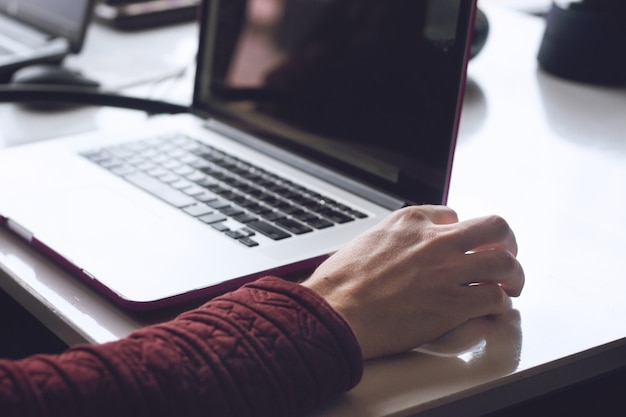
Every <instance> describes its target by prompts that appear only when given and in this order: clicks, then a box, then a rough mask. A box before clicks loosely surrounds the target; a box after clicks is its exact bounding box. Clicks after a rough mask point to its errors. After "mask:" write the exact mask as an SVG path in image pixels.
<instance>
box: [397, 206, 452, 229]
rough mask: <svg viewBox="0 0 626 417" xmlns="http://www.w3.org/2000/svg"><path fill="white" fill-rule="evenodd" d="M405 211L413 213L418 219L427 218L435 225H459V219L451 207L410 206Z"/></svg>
mask: <svg viewBox="0 0 626 417" xmlns="http://www.w3.org/2000/svg"><path fill="white" fill-rule="evenodd" d="M404 210H408V211H410V212H411V215H413V216H416V217H426V218H428V219H429V220H430V221H431V222H432V223H434V224H452V223H458V221H459V217H458V215H457V214H456V212H455V211H454V210H452V209H451V208H450V207H447V206H442V205H429V204H425V205H421V206H409V207H406V208H405V209H404Z"/></svg>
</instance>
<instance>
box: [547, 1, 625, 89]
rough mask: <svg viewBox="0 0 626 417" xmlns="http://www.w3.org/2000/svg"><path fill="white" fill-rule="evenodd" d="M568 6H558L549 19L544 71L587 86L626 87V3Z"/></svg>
mask: <svg viewBox="0 0 626 417" xmlns="http://www.w3.org/2000/svg"><path fill="white" fill-rule="evenodd" d="M561 3H563V2H561ZM569 3H570V4H569V5H565V6H559V5H557V4H556V2H555V3H554V4H553V5H552V8H551V9H550V11H549V12H548V14H547V16H546V30H545V33H544V37H543V40H542V43H541V47H540V49H539V54H538V60H539V65H540V66H541V68H543V69H544V70H546V71H547V72H549V73H552V74H554V75H556V76H559V77H563V78H567V79H570V80H575V81H581V82H586V83H592V84H602V85H619V84H622V83H626V1H624V0H583V1H580V2H569Z"/></svg>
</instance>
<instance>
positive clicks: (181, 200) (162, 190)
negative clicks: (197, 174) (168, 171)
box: [124, 172, 196, 208]
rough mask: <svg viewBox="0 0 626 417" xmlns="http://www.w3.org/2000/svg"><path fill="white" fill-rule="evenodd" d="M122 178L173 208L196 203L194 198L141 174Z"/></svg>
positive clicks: (137, 173)
mask: <svg viewBox="0 0 626 417" xmlns="http://www.w3.org/2000/svg"><path fill="white" fill-rule="evenodd" d="M124 178H125V179H126V180H127V181H129V182H130V183H132V184H134V185H136V186H137V187H139V188H141V189H143V190H145V191H147V192H149V193H150V194H153V195H154V196H156V197H158V198H160V199H161V200H163V201H166V202H167V203H169V204H171V205H173V206H175V207H178V208H182V207H186V206H190V205H192V204H194V203H195V202H196V199H195V198H193V197H190V196H188V195H187V194H185V193H183V192H181V191H178V190H176V189H174V188H172V187H170V186H169V185H166V184H163V183H162V182H160V181H159V180H156V179H154V178H152V177H151V176H149V175H147V174H144V173H143V172H136V173H133V174H130V175H126V176H125V177H124Z"/></svg>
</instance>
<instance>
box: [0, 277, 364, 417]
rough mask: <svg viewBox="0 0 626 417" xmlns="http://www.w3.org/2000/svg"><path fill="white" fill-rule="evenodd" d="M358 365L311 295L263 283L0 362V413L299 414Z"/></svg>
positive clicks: (353, 377)
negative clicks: (125, 329)
mask: <svg viewBox="0 0 626 417" xmlns="http://www.w3.org/2000/svg"><path fill="white" fill-rule="evenodd" d="M361 367H362V363H361V355H360V351H359V349H358V346H357V345H356V341H355V340H354V337H353V335H352V333H351V332H350V330H349V328H348V327H347V325H346V324H345V322H344V321H343V320H342V319H341V318H340V317H339V316H338V315H337V313H335V312H334V311H332V309H330V307H329V306H328V305H327V304H326V303H325V302H324V301H323V300H322V299H321V298H320V297H319V296H317V295H315V294H314V293H313V292H311V291H310V290H307V289H306V288H302V287H300V286H298V285H297V284H292V283H285V282H283V281H281V280H277V279H270V280H261V281H259V282H257V283H254V284H252V285H250V286H247V287H245V288H244V289H241V290H239V291H236V292H234V293H232V294H228V295H226V296H223V297H220V298H218V299H216V300H213V301H211V302H210V303H208V304H206V305H204V306H203V307H201V308H199V309H196V310H193V311H191V312H189V313H185V314H183V315H181V316H180V317H179V318H177V319H176V320H174V321H171V322H168V323H165V324H162V325H158V326H153V327H150V328H147V329H145V330H141V331H138V332H136V333H134V334H133V335H131V336H130V337H128V338H126V339H124V340H122V341H119V342H115V343H110V344H106V345H100V346H82V347H78V348H74V349H71V350H69V351H68V352H66V353H64V354H63V355H60V356H52V357H51V356H38V357H34V358H30V359H27V360H24V361H20V362H5V363H3V364H0V409H2V410H3V415H4V416H9V415H24V416H29V417H32V416H37V415H63V416H68V417H69V416H72V415H76V416H81V417H83V416H87V415H103V416H112V415H115V416H125V415H128V416H133V417H138V416H143V415H146V416H148V415H149V416H151V417H153V416H174V415H175V416H180V417H182V416H196V415H209V416H218V415H224V416H235V415H236V416H248V415H261V416H280V415H300V414H302V413H303V412H305V411H306V410H310V409H312V408H314V407H315V406H317V405H318V404H320V403H323V402H326V401H328V400H329V399H330V398H332V397H334V396H336V395H338V394H339V393H340V392H342V391H345V390H348V389H350V388H351V387H353V386H354V385H355V384H356V383H357V382H358V380H359V378H360V376H361ZM11 413H13V414H11Z"/></svg>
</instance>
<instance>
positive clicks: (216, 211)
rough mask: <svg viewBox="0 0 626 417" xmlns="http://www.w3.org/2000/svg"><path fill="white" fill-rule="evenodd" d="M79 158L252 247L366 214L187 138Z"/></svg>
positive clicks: (143, 143) (127, 146) (110, 149)
mask: <svg viewBox="0 0 626 417" xmlns="http://www.w3.org/2000/svg"><path fill="white" fill-rule="evenodd" d="M81 155H82V156H84V157H86V158H87V159H89V160H91V161H93V162H94V163H96V164H98V165H100V166H101V167H103V168H106V169H108V170H109V171H111V172H112V173H114V174H116V175H118V176H120V177H122V178H124V179H125V180H126V181H128V182H130V183H132V184H134V185H135V186H137V187H139V188H141V189H143V190H145V191H147V192H149V193H151V194H153V195H155V196H156V197H158V198H160V199H161V200H163V201H165V202H167V203H169V204H170V205H173V206H175V207H177V208H179V209H181V210H182V211H184V212H185V213H187V214H188V215H190V216H193V217H195V218H197V219H198V220H199V221H201V222H203V223H206V224H208V225H210V226H212V227H213V228H215V229H217V230H219V231H220V232H222V233H223V234H224V235H225V236H228V237H230V238H232V239H236V240H238V241H239V242H241V243H242V244H244V245H246V246H249V247H254V246H258V244H259V243H258V241H257V240H258V239H256V240H255V236H256V234H257V233H259V234H262V235H264V236H267V237H268V238H270V239H272V240H282V239H286V238H289V237H292V236H295V235H303V234H306V233H311V232H313V231H315V230H320V229H326V228H329V227H334V226H336V225H338V224H343V223H348V222H352V221H356V220H358V219H363V218H366V217H367V215H366V214H365V213H363V212H361V211H359V210H356V209H354V208H352V207H348V206H347V205H345V204H342V203H339V202H337V201H334V200H332V199H330V198H328V197H326V196H324V195H322V194H319V193H317V192H315V191H313V190H310V189H308V188H305V187H303V186H301V185H298V184H295V183H293V182H292V181H290V180H288V179H286V178H284V177H281V176H278V175H276V174H273V173H270V172H268V171H266V170H264V169H262V168H259V167H258V166H255V165H253V164H251V163H249V162H246V161H243V160H241V159H239V158H236V157H234V156H232V155H230V154H227V153H225V152H223V151H220V150H218V149H216V148H213V147H211V146H208V145H206V144H204V143H201V142H199V141H196V140H194V139H192V138H189V137H187V136H182V135H173V136H169V137H159V138H150V139H145V140H139V141H135V142H131V143H125V144H123V145H115V146H110V147H105V148H102V149H97V150H92V151H88V152H83V153H82V154H81ZM228 219H231V220H235V221H236V223H233V222H232V221H231V222H227V220H228ZM233 224H237V226H236V227H233V226H232V225H233Z"/></svg>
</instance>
